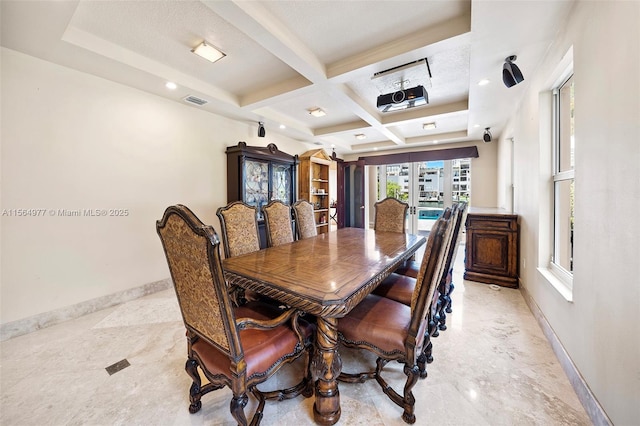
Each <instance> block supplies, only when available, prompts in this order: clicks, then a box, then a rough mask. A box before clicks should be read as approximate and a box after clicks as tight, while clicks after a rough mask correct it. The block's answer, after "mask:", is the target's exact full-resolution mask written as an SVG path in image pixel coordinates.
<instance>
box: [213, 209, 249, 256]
mask: <svg viewBox="0 0 640 426" xmlns="http://www.w3.org/2000/svg"><path fill="white" fill-rule="evenodd" d="M216 216H218V219H220V229H221V230H222V242H223V245H224V255H225V257H233V256H240V255H242V254H247V253H253V252H254V251H258V250H260V237H259V235H260V234H259V233H258V209H257V208H256V207H255V206H251V205H249V204H246V203H244V202H242V201H234V202H232V203H229V204H227V205H226V206H224V207H220V208H218V210H217V211H216Z"/></svg>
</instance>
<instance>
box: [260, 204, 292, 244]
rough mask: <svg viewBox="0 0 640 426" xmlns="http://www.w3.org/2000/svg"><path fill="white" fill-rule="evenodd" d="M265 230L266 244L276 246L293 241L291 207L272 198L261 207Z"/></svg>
mask: <svg viewBox="0 0 640 426" xmlns="http://www.w3.org/2000/svg"><path fill="white" fill-rule="evenodd" d="M262 214H263V215H264V223H265V227H266V230H267V245H268V246H269V247H276V246H279V245H282V244H286V243H291V242H293V230H292V229H291V207H290V206H288V205H286V204H285V203H283V202H282V201H280V200H272V201H270V202H269V203H268V204H267V205H266V206H263V207H262Z"/></svg>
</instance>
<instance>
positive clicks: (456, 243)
mask: <svg viewBox="0 0 640 426" xmlns="http://www.w3.org/2000/svg"><path fill="white" fill-rule="evenodd" d="M456 206H457V207H458V220H457V221H456V223H454V224H453V226H454V228H453V236H452V237H451V238H452V243H453V249H452V250H451V258H450V259H449V269H453V262H454V260H455V258H456V256H457V254H458V247H460V240H461V238H462V232H461V231H462V227H463V226H465V222H466V221H467V212H468V211H469V210H468V207H469V205H468V204H467V202H466V201H460V202H458V203H457V204H456Z"/></svg>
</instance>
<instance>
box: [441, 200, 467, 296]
mask: <svg viewBox="0 0 640 426" xmlns="http://www.w3.org/2000/svg"><path fill="white" fill-rule="evenodd" d="M462 213H463V209H461V206H460V204H458V203H456V204H454V205H453V207H452V208H451V209H450V215H449V220H450V221H451V224H450V227H451V232H449V233H448V238H447V239H446V240H445V241H444V243H443V244H444V261H443V267H442V270H441V277H440V283H441V285H444V283H445V282H446V280H447V275H449V269H450V268H451V266H452V262H453V259H454V257H455V251H456V245H457V242H458V231H459V230H460V220H461V219H462Z"/></svg>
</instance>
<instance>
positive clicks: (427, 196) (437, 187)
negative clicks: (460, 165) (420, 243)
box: [416, 161, 444, 231]
mask: <svg viewBox="0 0 640 426" xmlns="http://www.w3.org/2000/svg"><path fill="white" fill-rule="evenodd" d="M417 166H418V182H417V185H418V186H417V190H418V206H417V212H416V214H417V215H418V231H430V230H431V228H432V227H433V225H434V223H436V220H438V218H439V217H440V215H441V214H442V212H443V210H444V161H427V162H421V163H417Z"/></svg>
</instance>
